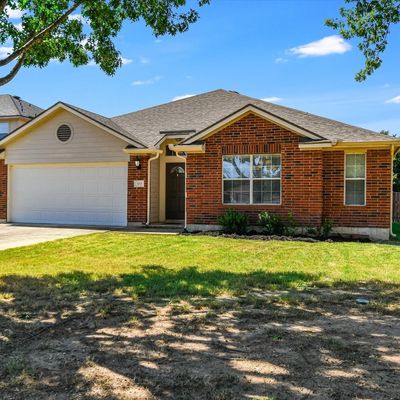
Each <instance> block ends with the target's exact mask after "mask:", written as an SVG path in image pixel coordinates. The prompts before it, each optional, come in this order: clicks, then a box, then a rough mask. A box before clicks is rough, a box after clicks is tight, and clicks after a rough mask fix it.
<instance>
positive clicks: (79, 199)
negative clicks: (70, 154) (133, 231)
mask: <svg viewBox="0 0 400 400" xmlns="http://www.w3.org/2000/svg"><path fill="white" fill-rule="evenodd" d="M10 199H11V200H10V219H11V221H12V222H20V223H57V224H82V225H114V226H125V225H126V224H127V165H126V164H125V165H106V164H101V165H99V164H97V165H93V166H87V165H85V166H72V165H71V166H62V167H60V166H56V165H55V166H46V167H39V166H37V167H35V166H33V167H20V166H12V168H11V188H10Z"/></svg>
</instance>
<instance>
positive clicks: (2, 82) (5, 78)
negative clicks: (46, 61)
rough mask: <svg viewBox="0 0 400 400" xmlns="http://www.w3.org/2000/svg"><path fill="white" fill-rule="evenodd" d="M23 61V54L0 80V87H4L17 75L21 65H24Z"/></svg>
mask: <svg viewBox="0 0 400 400" xmlns="http://www.w3.org/2000/svg"><path fill="white" fill-rule="evenodd" d="M24 61H25V55H24V54H23V55H22V56H21V57H20V58H19V60H18V62H17V63H16V64H15V65H14V67H13V69H12V70H11V71H10V72H9V73H8V74H7V75H5V76H3V77H2V78H0V86H4V85H6V84H7V83H8V82H10V81H11V80H12V79H13V78H14V77H15V75H17V73H18V71H19V70H20V69H21V67H22V65H23V64H24Z"/></svg>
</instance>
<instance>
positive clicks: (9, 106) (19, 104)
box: [0, 94, 43, 118]
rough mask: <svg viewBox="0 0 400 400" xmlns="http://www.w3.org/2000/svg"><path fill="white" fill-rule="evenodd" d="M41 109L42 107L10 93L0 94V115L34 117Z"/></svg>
mask: <svg viewBox="0 0 400 400" xmlns="http://www.w3.org/2000/svg"><path fill="white" fill-rule="evenodd" d="M42 111H43V109H42V108H40V107H38V106H35V105H33V104H31V103H28V102H27V101H25V100H22V99H21V98H20V97H18V96H12V95H10V94H1V95H0V117H26V118H34V117H36V116H37V115H38V114H40V113H41V112H42Z"/></svg>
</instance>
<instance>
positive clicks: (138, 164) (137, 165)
mask: <svg viewBox="0 0 400 400" xmlns="http://www.w3.org/2000/svg"><path fill="white" fill-rule="evenodd" d="M135 167H136V168H137V169H140V168H141V165H140V157H139V156H137V157H136V160H135Z"/></svg>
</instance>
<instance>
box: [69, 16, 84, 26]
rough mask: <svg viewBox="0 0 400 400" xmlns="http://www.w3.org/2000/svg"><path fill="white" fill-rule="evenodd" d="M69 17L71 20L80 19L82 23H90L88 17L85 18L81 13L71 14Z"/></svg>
mask: <svg viewBox="0 0 400 400" xmlns="http://www.w3.org/2000/svg"><path fill="white" fill-rule="evenodd" d="M68 19H69V20H76V21H80V22H82V24H87V23H88V20H87V18H85V17H84V16H82V15H81V14H71V15H69V16H68Z"/></svg>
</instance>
